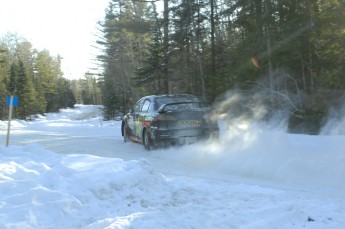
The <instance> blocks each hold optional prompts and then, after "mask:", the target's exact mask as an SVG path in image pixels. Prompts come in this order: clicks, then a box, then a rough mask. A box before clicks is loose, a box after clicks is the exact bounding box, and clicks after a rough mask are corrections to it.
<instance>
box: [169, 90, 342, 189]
mask: <svg viewBox="0 0 345 229" xmlns="http://www.w3.org/2000/svg"><path fill="white" fill-rule="evenodd" d="M258 85H259V84H258ZM275 88H276V89H277V88H278V87H277V86H276V87H275ZM272 93H273V94H274V95H275V97H274V98H273V102H274V105H273V106H272V105H269V104H272V103H271V102H272V101H271V97H270V94H271V91H268V90H267V89H265V88H264V87H263V90H250V91H244V90H232V91H228V92H227V93H226V94H225V95H224V96H223V99H221V100H220V101H219V102H218V104H217V106H216V108H215V110H214V113H213V115H212V117H211V118H212V119H213V120H218V122H219V124H220V130H221V134H220V139H219V142H205V143H200V144H197V145H191V146H186V147H183V148H182V149H181V150H178V153H177V152H176V150H171V151H170V152H171V158H170V156H169V160H172V161H176V163H175V164H178V165H180V166H184V167H188V168H190V169H191V170H193V171H198V173H200V172H201V173H202V172H203V171H204V172H205V174H207V176H209V175H210V174H213V175H215V176H216V177H218V178H220V179H233V177H234V176H235V177H241V179H242V180H243V178H244V177H245V178H246V179H248V180H249V181H250V180H261V181H262V180H265V181H267V182H270V183H279V184H280V185H288V186H291V185H292V186H298V187H301V188H303V187H312V188H317V189H323V187H327V188H330V189H334V190H337V189H338V190H339V189H342V190H344V191H345V187H344V185H343V183H344V182H345V180H344V178H342V177H343V175H342V174H344V173H345V167H344V166H343V163H344V159H345V158H344V154H343V149H344V146H345V145H344V143H343V142H342V141H339V139H338V140H337V139H335V138H324V137H321V136H315V135H296V134H289V133H287V121H288V118H289V116H290V115H291V113H292V112H294V111H296V110H298V109H300V108H302V107H301V105H300V104H302V103H301V100H302V97H301V96H300V94H296V95H295V96H291V95H289V96H288V93H287V92H286V93H285V92H284V90H283V89H280V90H278V89H277V90H276V91H274V92H272Z"/></svg>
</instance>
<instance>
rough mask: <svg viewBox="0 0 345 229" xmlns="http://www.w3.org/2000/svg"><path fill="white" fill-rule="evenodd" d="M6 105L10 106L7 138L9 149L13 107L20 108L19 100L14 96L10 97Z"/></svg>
mask: <svg viewBox="0 0 345 229" xmlns="http://www.w3.org/2000/svg"><path fill="white" fill-rule="evenodd" d="M6 105H7V106H9V112H8V125H7V138H6V147H7V146H8V144H9V142H10V131H11V120H12V112H13V106H18V98H17V97H14V96H13V95H11V96H8V97H7V100H6Z"/></svg>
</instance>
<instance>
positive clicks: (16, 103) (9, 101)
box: [6, 96, 18, 107]
mask: <svg viewBox="0 0 345 229" xmlns="http://www.w3.org/2000/svg"><path fill="white" fill-rule="evenodd" d="M10 103H11V96H7V99H6V106H10ZM12 106H14V107H16V106H18V97H15V96H13V101H12Z"/></svg>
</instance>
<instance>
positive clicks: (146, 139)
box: [143, 130, 154, 150]
mask: <svg viewBox="0 0 345 229" xmlns="http://www.w3.org/2000/svg"><path fill="white" fill-rule="evenodd" d="M143 144H144V147H145V149H146V150H152V149H153V148H154V147H153V141H152V139H151V137H150V133H149V132H148V131H147V130H144V133H143Z"/></svg>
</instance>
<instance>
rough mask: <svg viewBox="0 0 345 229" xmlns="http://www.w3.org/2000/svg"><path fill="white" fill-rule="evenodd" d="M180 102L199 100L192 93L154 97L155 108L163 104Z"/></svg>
mask: <svg viewBox="0 0 345 229" xmlns="http://www.w3.org/2000/svg"><path fill="white" fill-rule="evenodd" d="M180 102H199V99H198V98H197V97H195V96H192V95H173V96H162V97H157V98H156V103H157V109H158V108H159V107H160V106H162V105H164V104H168V103H180Z"/></svg>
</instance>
